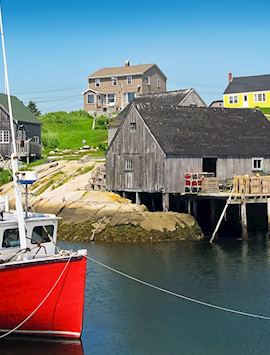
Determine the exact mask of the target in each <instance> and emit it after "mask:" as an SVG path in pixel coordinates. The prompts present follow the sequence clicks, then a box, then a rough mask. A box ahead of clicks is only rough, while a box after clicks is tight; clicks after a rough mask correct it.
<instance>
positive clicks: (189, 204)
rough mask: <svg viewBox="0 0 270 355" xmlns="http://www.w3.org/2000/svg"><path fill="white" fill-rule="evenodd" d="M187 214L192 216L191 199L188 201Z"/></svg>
mask: <svg viewBox="0 0 270 355" xmlns="http://www.w3.org/2000/svg"><path fill="white" fill-rule="evenodd" d="M187 213H188V214H191V200H190V199H188V200H187Z"/></svg>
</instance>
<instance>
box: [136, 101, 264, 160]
mask: <svg viewBox="0 0 270 355" xmlns="http://www.w3.org/2000/svg"><path fill="white" fill-rule="evenodd" d="M133 106H134V107H135V108H136V109H137V111H138V112H139V114H140V116H141V117H142V118H143V120H144V122H145V123H146V125H147V126H148V127H149V129H150V131H151V132H152V134H153V136H154V137H155V139H156V140H157V142H158V143H159V145H160V146H161V148H162V150H163V151H164V153H165V154H167V155H182V156H212V157H219V156H220V157H222V156H232V157H233V156H248V157H256V156H258V157H260V156H270V150H269V146H270V123H269V121H268V120H267V119H266V117H265V116H264V115H263V114H262V113H261V112H260V111H257V110H250V109H223V108H205V107H188V106H165V105H150V104H142V103H139V104H135V103H133Z"/></svg>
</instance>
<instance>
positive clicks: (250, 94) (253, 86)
mask: <svg viewBox="0 0 270 355" xmlns="http://www.w3.org/2000/svg"><path fill="white" fill-rule="evenodd" d="M228 78H229V85H228V86H227V88H226V90H225V91H224V94H223V103H224V107H227V108H257V107H258V108H260V109H262V111H268V109H269V110H270V74H268V75H256V76H243V77H235V78H233V77H232V74H231V73H229V77H228Z"/></svg>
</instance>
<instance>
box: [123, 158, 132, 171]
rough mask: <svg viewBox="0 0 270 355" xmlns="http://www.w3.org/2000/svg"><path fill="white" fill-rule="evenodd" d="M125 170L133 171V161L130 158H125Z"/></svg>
mask: <svg viewBox="0 0 270 355" xmlns="http://www.w3.org/2000/svg"><path fill="white" fill-rule="evenodd" d="M125 170H126V171H133V161H132V160H131V159H126V160H125Z"/></svg>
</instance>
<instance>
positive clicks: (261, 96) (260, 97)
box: [254, 92, 266, 102]
mask: <svg viewBox="0 0 270 355" xmlns="http://www.w3.org/2000/svg"><path fill="white" fill-rule="evenodd" d="M265 97H266V96H265V92H261V93H256V94H254V101H255V102H265Z"/></svg>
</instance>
